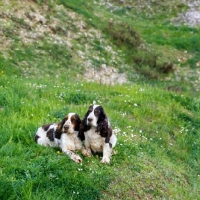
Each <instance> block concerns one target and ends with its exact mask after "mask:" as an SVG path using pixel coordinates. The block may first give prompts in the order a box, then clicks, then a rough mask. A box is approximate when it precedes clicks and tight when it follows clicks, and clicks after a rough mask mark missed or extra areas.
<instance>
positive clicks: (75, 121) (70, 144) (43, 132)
mask: <svg viewBox="0 0 200 200" xmlns="http://www.w3.org/2000/svg"><path fill="white" fill-rule="evenodd" d="M80 124H81V119H80V117H79V116H78V115H77V114H76V113H69V114H68V115H67V116H66V117H65V118H64V119H63V120H62V121H61V122H60V123H58V124H56V123H54V124H46V125H43V126H41V127H39V128H38V130H37V132H36V135H35V141H36V142H37V143H38V144H39V145H43V146H50V147H60V148H61V149H62V152H64V153H65V154H67V155H68V156H69V157H70V158H71V159H72V160H74V161H75V162H77V163H80V162H82V159H81V157H80V156H79V155H77V154H75V153H74V151H76V150H81V149H82V140H83V139H84V138H83V137H81V136H80V135H79V128H80Z"/></svg>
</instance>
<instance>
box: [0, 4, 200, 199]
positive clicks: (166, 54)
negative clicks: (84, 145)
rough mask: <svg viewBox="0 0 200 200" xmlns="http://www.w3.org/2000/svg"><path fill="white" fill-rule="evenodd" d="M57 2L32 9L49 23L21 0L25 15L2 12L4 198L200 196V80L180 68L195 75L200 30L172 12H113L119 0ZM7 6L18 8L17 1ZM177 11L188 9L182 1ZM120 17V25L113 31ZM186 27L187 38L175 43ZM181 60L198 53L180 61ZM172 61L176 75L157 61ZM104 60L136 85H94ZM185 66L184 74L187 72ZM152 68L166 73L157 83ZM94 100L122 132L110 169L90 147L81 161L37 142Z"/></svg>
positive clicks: (0, 166)
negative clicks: (45, 130) (44, 129)
mask: <svg viewBox="0 0 200 200" xmlns="http://www.w3.org/2000/svg"><path fill="white" fill-rule="evenodd" d="M56 2H57V3H60V5H59V6H58V5H57V4H56V3H55V2H52V1H51V2H50V1H43V0H41V1H32V2H31V8H32V9H31V10H32V12H34V13H38V12H40V13H41V14H42V16H45V17H46V18H47V19H48V20H47V22H46V26H43V25H41V23H42V22H38V21H37V20H36V21H34V19H35V18H34V17H33V16H34V15H33V13H31V12H30V13H29V15H30V16H29V17H28V18H26V17H25V16H26V15H25V14H24V13H23V9H22V8H21V7H20V5H19V4H18V3H16V2H15V5H14V6H15V7H16V8H15V9H17V8H18V7H19V8H20V9H17V10H20V12H17V11H16V13H13V12H11V15H13V16H12V17H9V18H8V17H7V16H6V15H2V16H3V17H2V21H3V22H2V32H3V36H2V35H1V36H0V39H1V40H0V44H2V47H1V48H2V51H1V55H0V117H1V129H0V157H1V163H0V186H1V187H0V199H20V200H21V199H26V200H27V199H31V200H32V199H55V198H58V199H198V198H199V192H200V184H199V181H200V177H199V176H200V171H199V155H200V148H199V146H200V125H199V124H200V118H199V116H200V110H199V108H200V105H199V104H200V102H199V93H198V90H197V92H196V91H195V90H193V89H194V88H197V89H198V86H196V85H195V84H197V82H196V80H198V79H195V76H191V77H189V80H184V76H181V73H187V70H193V71H192V73H194V72H196V71H195V70H196V63H197V62H198V59H197V58H198V56H197V55H198V53H199V52H198V51H199V49H198V48H196V46H194V48H193V47H192V45H190V44H191V43H190V42H188V41H192V40H193V39H194V40H196V42H195V44H197V45H198V42H197V41H198V37H199V36H198V33H199V30H198V29H196V28H193V29H191V28H187V27H182V26H180V27H179V28H178V27H175V26H172V25H169V21H167V22H166V21H165V20H164V22H163V18H162V17H159V16H162V15H164V14H165V9H164V8H163V9H164V10H162V13H160V12H159V13H156V12H153V13H154V16H152V17H151V18H149V17H150V16H145V15H144V13H143V12H142V11H143V9H144V11H145V9H146V8H143V9H141V10H140V9H139V8H138V12H136V10H135V9H133V8H132V10H131V11H129V12H127V9H125V8H123V9H122V8H121V7H119V8H118V7H117V10H115V11H114V12H113V8H115V7H114V6H115V5H117V6H121V5H118V1H117V2H116V1H112V3H113V4H112V6H111V7H107V4H103V3H104V2H103V1H101V2H99V1H96V3H95V4H94V3H93V1H87V2H84V1H60V0H59V1H56ZM102 2H103V3H102ZM154 2H155V5H156V6H155V7H153V9H155V10H159V9H157V6H159V4H160V3H159V2H158V1H154ZM29 3H30V2H29ZM115 3H116V4H115ZM127 3H130V5H126V6H132V4H131V3H132V1H127ZM164 3H166V4H164V5H167V4H168V2H164ZM177 3H178V5H179V3H180V2H177ZM62 5H64V6H62ZM142 5H143V4H142ZM144 5H145V4H144ZM173 5H174V4H173ZM5 6H7V7H6V8H7V9H8V12H9V11H10V10H11V11H12V3H11V4H7V5H5ZM22 6H24V7H25V8H26V5H22ZM28 6H30V5H28ZM43 6H47V7H48V9H45V8H43ZM172 7H173V6H172ZM175 7H176V6H175ZM91 8H93V9H91ZM178 8H180V9H183V10H184V9H185V7H184V6H182V4H181V6H178ZM0 9H1V7H0ZM175 10H176V9H175V8H174V7H173V9H172V11H173V12H172V13H170V16H174V15H175ZM100 11H101V12H100ZM1 12H3V11H2V10H1ZM166 12H167V11H166ZM119 14H120V16H119ZM132 14H134V15H132ZM131 15H132V17H133V18H134V17H137V20H131ZM19 16H21V17H19ZM63 16H65V17H63ZM144 16H145V17H144ZM111 17H112V18H113V19H114V20H115V19H117V20H119V24H112V27H113V29H112V30H109V29H108V25H109V21H110V18H111ZM13 19H14V20H13ZM28 19H29V20H30V19H32V21H31V20H30V21H29V23H28V24H32V25H31V29H29V28H30V27H29V28H28V26H26V23H27V21H26V20H28ZM55 19H56V20H55ZM150 19H151V20H153V21H152V22H151V20H150ZM164 19H165V18H164ZM114 20H113V21H114ZM166 20H169V19H166ZM80 21H82V22H83V24H84V26H83V27H82V28H80ZM97 21H98V22H101V23H97ZM32 22H34V23H32ZM162 22H163V23H162ZM120 24H121V26H119V25H120ZM159 24H161V25H162V26H160V25H159ZM124 26H126V27H128V28H127V29H126V31H124V32H123V28H121V27H124ZM47 27H51V29H50V28H47ZM106 27H107V28H106ZM159 27H160V28H159ZM115 28H116V30H119V32H120V33H121V34H120V35H117V34H115V32H114V31H113V30H115ZM37 30H40V31H37ZM43 31H44V32H43ZM121 31H122V32H121ZM191 31H193V34H192V35H191ZM23 32H25V33H26V34H24V35H21V34H22V33H23ZM13 33H15V34H13ZM154 33H155V34H154ZM161 33H162V34H166V35H167V37H164V36H163V35H162V34H161ZM183 33H184V34H185V39H183V38H182V39H181V40H180V41H178V42H175V41H176V40H175V38H177V37H180V35H181V34H183ZM157 36H160V37H161V38H162V40H160V39H159V37H157ZM4 37H5V38H6V39H5V38H4ZM138 38H139V41H140V43H137V42H138V41H137V40H138ZM131 42H133V43H131ZM130 43H131V46H133V47H134V48H133V49H132V48H131V47H130ZM175 48H176V49H175ZM154 49H156V51H154ZM177 49H178V50H177ZM185 51H188V53H185ZM154 56H155V57H154ZM177 57H178V58H179V57H180V58H181V59H182V57H184V58H185V57H187V58H190V59H187V61H186V62H181V63H179V62H178V61H177ZM136 58H137V59H136ZM141 58H142V59H141ZM138 60H139V61H140V62H139V61H138ZM167 60H169V61H171V62H172V63H173V65H175V67H176V68H175V72H174V71H173V70H172V71H170V73H166V74H163V73H162V75H161V73H158V72H159V70H160V69H159V70H158V71H157V68H156V69H155V67H156V66H162V65H161V64H163V63H166V61H167ZM136 61H138V63H137V62H136ZM153 63H154V64H153ZM188 63H190V64H191V65H192V66H191V67H190V66H189V64H188ZM102 64H106V66H108V67H115V68H117V69H118V70H119V71H122V72H126V73H127V74H128V75H129V78H130V79H129V80H130V81H131V82H130V83H127V84H124V85H118V84H115V85H113V86H110V85H103V84H99V83H94V82H86V80H85V79H84V77H85V76H86V74H84V68H85V67H88V68H95V69H100V68H101V66H102ZM139 67H140V69H138V68H139ZM178 67H181V69H182V70H183V71H182V72H179V74H177V73H178V69H177V68H178ZM141 70H143V73H142V71H141ZM154 70H155V71H154ZM184 70H186V71H184ZM137 73H138V74H139V79H137V80H136V79H135V78H134V77H135V76H134V75H137ZM148 73H151V74H152V75H151V74H150V75H151V76H153V77H154V76H155V75H156V78H157V79H156V80H152V79H150V80H149V75H148ZM197 74H198V73H197ZM187 75H188V76H189V74H187ZM179 77H180V79H181V81H175V79H176V78H179ZM173 80H174V81H173ZM172 90H173V91H172ZM93 100H95V101H96V102H97V103H99V104H101V105H103V107H104V108H105V110H106V113H107V114H108V116H109V119H110V121H111V124H112V127H113V130H114V131H115V132H116V133H117V137H118V143H117V145H116V148H115V150H116V151H117V154H116V155H113V157H112V159H111V164H110V165H103V164H101V163H100V157H101V155H94V156H92V157H91V158H85V157H83V156H82V155H81V152H77V153H78V154H79V155H80V156H81V157H82V158H83V163H82V164H77V163H74V162H72V161H71V160H70V159H69V158H68V157H67V156H66V155H64V154H63V153H60V149H59V148H55V149H54V148H46V147H42V146H39V145H37V144H36V143H35V142H34V135H35V132H36V130H37V128H38V127H39V126H41V125H43V124H45V123H50V122H59V121H60V120H61V119H62V118H63V117H64V116H65V115H66V114H67V113H68V112H76V113H78V114H79V115H80V117H81V118H83V116H84V114H85V112H86V111H87V108H88V106H89V105H90V104H91V103H92V101H93Z"/></svg>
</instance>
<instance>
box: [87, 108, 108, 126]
mask: <svg viewBox="0 0 200 200" xmlns="http://www.w3.org/2000/svg"><path fill="white" fill-rule="evenodd" d="M106 118H107V117H106V114H105V112H104V109H103V107H102V106H100V105H91V106H90V107H89V109H88V111H87V113H86V116H85V123H86V124H87V126H90V127H92V126H93V127H97V126H98V124H99V123H101V122H103V121H104V120H105V119H106Z"/></svg>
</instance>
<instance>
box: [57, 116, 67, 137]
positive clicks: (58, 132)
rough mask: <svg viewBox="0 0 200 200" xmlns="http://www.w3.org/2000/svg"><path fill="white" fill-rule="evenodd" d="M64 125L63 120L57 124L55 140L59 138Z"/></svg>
mask: <svg viewBox="0 0 200 200" xmlns="http://www.w3.org/2000/svg"><path fill="white" fill-rule="evenodd" d="M64 123H65V118H64V119H63V120H62V121H61V122H59V123H58V126H57V128H56V132H55V138H57V139H60V138H61V134H62V128H63V125H64Z"/></svg>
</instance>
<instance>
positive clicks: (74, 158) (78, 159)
mask: <svg viewBox="0 0 200 200" xmlns="http://www.w3.org/2000/svg"><path fill="white" fill-rule="evenodd" d="M73 161H74V162H76V163H81V162H82V158H81V157H80V156H78V155H75V156H74V157H73Z"/></svg>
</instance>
